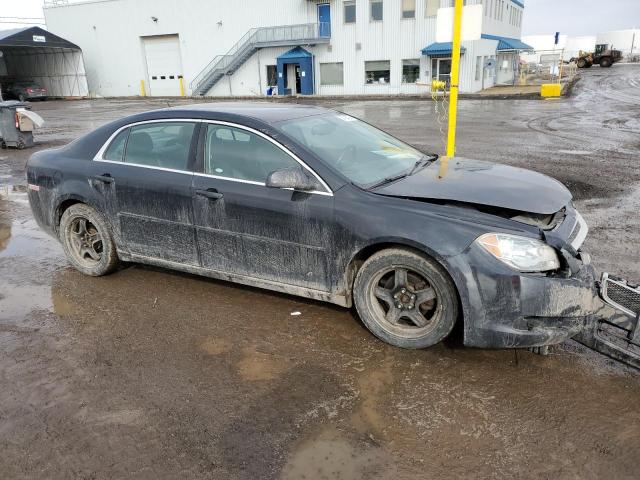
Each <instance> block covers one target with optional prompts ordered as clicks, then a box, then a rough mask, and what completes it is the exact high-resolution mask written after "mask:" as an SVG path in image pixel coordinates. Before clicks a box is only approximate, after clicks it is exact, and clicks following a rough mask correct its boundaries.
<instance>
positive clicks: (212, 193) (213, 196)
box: [196, 188, 224, 200]
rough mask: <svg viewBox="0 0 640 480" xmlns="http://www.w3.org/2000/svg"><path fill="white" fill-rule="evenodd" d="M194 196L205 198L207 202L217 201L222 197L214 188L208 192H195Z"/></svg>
mask: <svg viewBox="0 0 640 480" xmlns="http://www.w3.org/2000/svg"><path fill="white" fill-rule="evenodd" d="M196 195H200V196H201V197H206V198H208V199H209V200H219V199H221V198H222V197H223V196H224V195H222V194H221V193H220V192H218V191H217V190H216V189H215V188H210V189H209V190H196Z"/></svg>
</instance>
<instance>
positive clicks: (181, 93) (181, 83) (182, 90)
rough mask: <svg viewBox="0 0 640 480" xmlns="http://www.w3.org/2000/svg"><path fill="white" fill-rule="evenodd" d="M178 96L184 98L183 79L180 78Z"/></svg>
mask: <svg viewBox="0 0 640 480" xmlns="http://www.w3.org/2000/svg"><path fill="white" fill-rule="evenodd" d="M179 80H180V96H181V97H184V78H182V77H180V79H179Z"/></svg>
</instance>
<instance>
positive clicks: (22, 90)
mask: <svg viewBox="0 0 640 480" xmlns="http://www.w3.org/2000/svg"><path fill="white" fill-rule="evenodd" d="M2 93H3V95H4V96H5V97H6V98H15V99H16V100H20V101H21V102H24V101H25V100H46V99H47V89H46V88H44V87H42V86H40V85H39V84H37V83H35V82H31V81H23V82H15V83H12V84H11V85H8V86H5V87H3V89H2Z"/></svg>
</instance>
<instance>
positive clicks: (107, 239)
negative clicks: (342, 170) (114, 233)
mask: <svg viewBox="0 0 640 480" xmlns="http://www.w3.org/2000/svg"><path fill="white" fill-rule="evenodd" d="M60 240H61V242H62V246H63V248H64V252H65V254H66V255H67V259H68V260H69V261H70V262H71V264H72V265H73V266H74V267H75V268H76V269H77V270H79V271H80V272H82V273H84V274H85V275H91V276H94V277H99V276H101V275H106V274H107V273H110V272H112V271H113V270H114V269H115V268H116V266H117V264H118V254H117V253H116V248H115V243H114V241H113V238H112V237H111V233H110V231H109V228H108V227H107V224H106V223H105V221H104V220H103V219H102V217H101V216H100V214H98V212H96V211H95V210H94V209H93V208H91V207H90V206H88V205H85V204H83V203H78V204H75V205H72V206H71V207H69V208H68V209H67V210H65V212H64V213H63V214H62V218H61V219H60Z"/></svg>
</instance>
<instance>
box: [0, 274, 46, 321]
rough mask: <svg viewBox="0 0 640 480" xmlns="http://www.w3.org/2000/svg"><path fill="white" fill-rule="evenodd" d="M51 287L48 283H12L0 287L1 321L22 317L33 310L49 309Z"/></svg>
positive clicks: (15, 319)
mask: <svg viewBox="0 0 640 480" xmlns="http://www.w3.org/2000/svg"><path fill="white" fill-rule="evenodd" d="M52 306H53V304H52V302H51V289H50V287H49V286H48V285H12V284H8V283H5V284H4V285H2V287H1V288H0V318H1V319H2V321H3V322H4V321H18V320H22V319H24V317H25V316H27V315H29V314H30V313H31V312H32V311H33V310H51V308H52Z"/></svg>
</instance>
